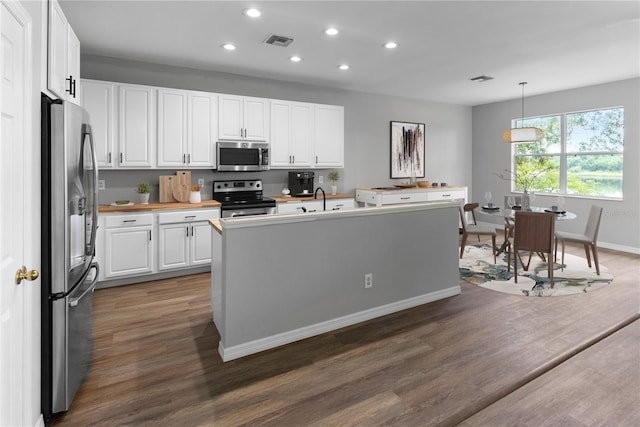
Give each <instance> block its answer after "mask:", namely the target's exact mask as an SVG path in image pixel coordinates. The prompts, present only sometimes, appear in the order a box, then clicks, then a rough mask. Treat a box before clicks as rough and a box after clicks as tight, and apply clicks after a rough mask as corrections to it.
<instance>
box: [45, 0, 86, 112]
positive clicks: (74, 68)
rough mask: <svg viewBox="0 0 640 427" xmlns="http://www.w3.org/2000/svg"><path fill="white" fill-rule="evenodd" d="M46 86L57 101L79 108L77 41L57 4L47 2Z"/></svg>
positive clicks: (78, 51) (78, 50)
mask: <svg viewBox="0 0 640 427" xmlns="http://www.w3.org/2000/svg"><path fill="white" fill-rule="evenodd" d="M47 62H48V64H47V86H48V88H49V90H50V91H51V92H53V93H54V94H55V95H57V96H58V97H59V98H60V99H63V100H66V101H70V102H73V103H74V104H80V96H79V92H78V89H79V88H78V86H79V83H78V82H79V79H80V41H79V40H78V37H77V36H76V34H75V32H74V31H73V28H71V25H69V22H68V21H67V18H66V16H65V15H64V12H63V11H62V8H61V7H60V4H59V3H58V1H57V0H49V31H48V58H47Z"/></svg>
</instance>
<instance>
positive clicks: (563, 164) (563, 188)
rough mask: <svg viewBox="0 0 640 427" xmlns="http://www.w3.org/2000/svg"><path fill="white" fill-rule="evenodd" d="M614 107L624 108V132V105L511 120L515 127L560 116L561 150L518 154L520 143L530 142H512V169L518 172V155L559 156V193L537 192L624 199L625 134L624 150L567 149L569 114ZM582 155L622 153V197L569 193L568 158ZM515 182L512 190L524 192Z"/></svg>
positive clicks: (512, 183)
mask: <svg viewBox="0 0 640 427" xmlns="http://www.w3.org/2000/svg"><path fill="white" fill-rule="evenodd" d="M614 109H622V117H623V122H622V123H623V124H622V128H623V132H624V123H625V121H626V118H625V108H624V106H622V105H617V106H611V107H601V108H591V109H586V110H576V111H568V112H563V113H555V114H545V115H539V116H531V117H525V118H522V117H520V118H517V119H512V120H511V127H512V128H515V127H517V126H518V124H520V126H523V123H526V121H528V120H536V119H543V118H547V117H559V118H560V152H558V153H543V154H537V153H534V154H518V147H517V146H518V145H522V144H528V143H526V142H525V143H516V144H511V170H513V171H515V174H517V173H518V170H517V167H516V165H517V159H518V157H529V158H536V157H551V158H553V157H558V163H559V165H558V174H559V176H558V192H557V193H549V192H538V191H535V193H536V194H543V195H550V196H564V197H565V198H567V197H571V198H578V199H593V200H614V201H623V200H624V145H625V135H624V134H623V137H622V150H621V151H588V152H581V151H578V152H568V151H567V126H568V120H567V116H569V115H571V114H579V113H589V112H593V111H603V110H614ZM574 155H580V156H598V155H600V156H602V155H621V156H622V183H623V184H622V191H621V195H620V197H612V196H592V195H584V194H569V193H567V181H568V176H567V159H568V158H569V157H570V156H574ZM516 187H517V185H516V182H515V179H513V180H512V181H511V192H512V193H522V192H523V191H522V190H518V189H517V188H516Z"/></svg>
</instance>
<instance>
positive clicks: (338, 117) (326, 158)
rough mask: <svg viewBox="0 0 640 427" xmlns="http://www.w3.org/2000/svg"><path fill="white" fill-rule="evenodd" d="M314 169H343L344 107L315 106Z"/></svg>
mask: <svg viewBox="0 0 640 427" xmlns="http://www.w3.org/2000/svg"><path fill="white" fill-rule="evenodd" d="M314 129H315V130H314V142H313V147H314V167H317V168H320V167H329V168H341V167H344V107H341V106H337V105H319V104H317V105H316V106H315V124H314Z"/></svg>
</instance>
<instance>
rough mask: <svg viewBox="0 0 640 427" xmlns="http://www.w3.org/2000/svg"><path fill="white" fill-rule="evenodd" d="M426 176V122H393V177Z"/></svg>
mask: <svg viewBox="0 0 640 427" xmlns="http://www.w3.org/2000/svg"><path fill="white" fill-rule="evenodd" d="M424 176H425V173H424V123H408V122H391V178H411V177H416V178H424Z"/></svg>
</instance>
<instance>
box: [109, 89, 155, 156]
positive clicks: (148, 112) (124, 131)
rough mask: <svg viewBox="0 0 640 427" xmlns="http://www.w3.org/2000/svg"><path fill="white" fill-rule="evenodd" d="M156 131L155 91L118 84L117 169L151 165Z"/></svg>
mask: <svg viewBox="0 0 640 427" xmlns="http://www.w3.org/2000/svg"><path fill="white" fill-rule="evenodd" d="M155 130H156V91H155V89H154V88H152V87H148V86H139V85H118V149H119V153H118V166H120V167H131V168H149V167H152V166H154V164H153V153H154V147H155V145H156V133H155Z"/></svg>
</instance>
